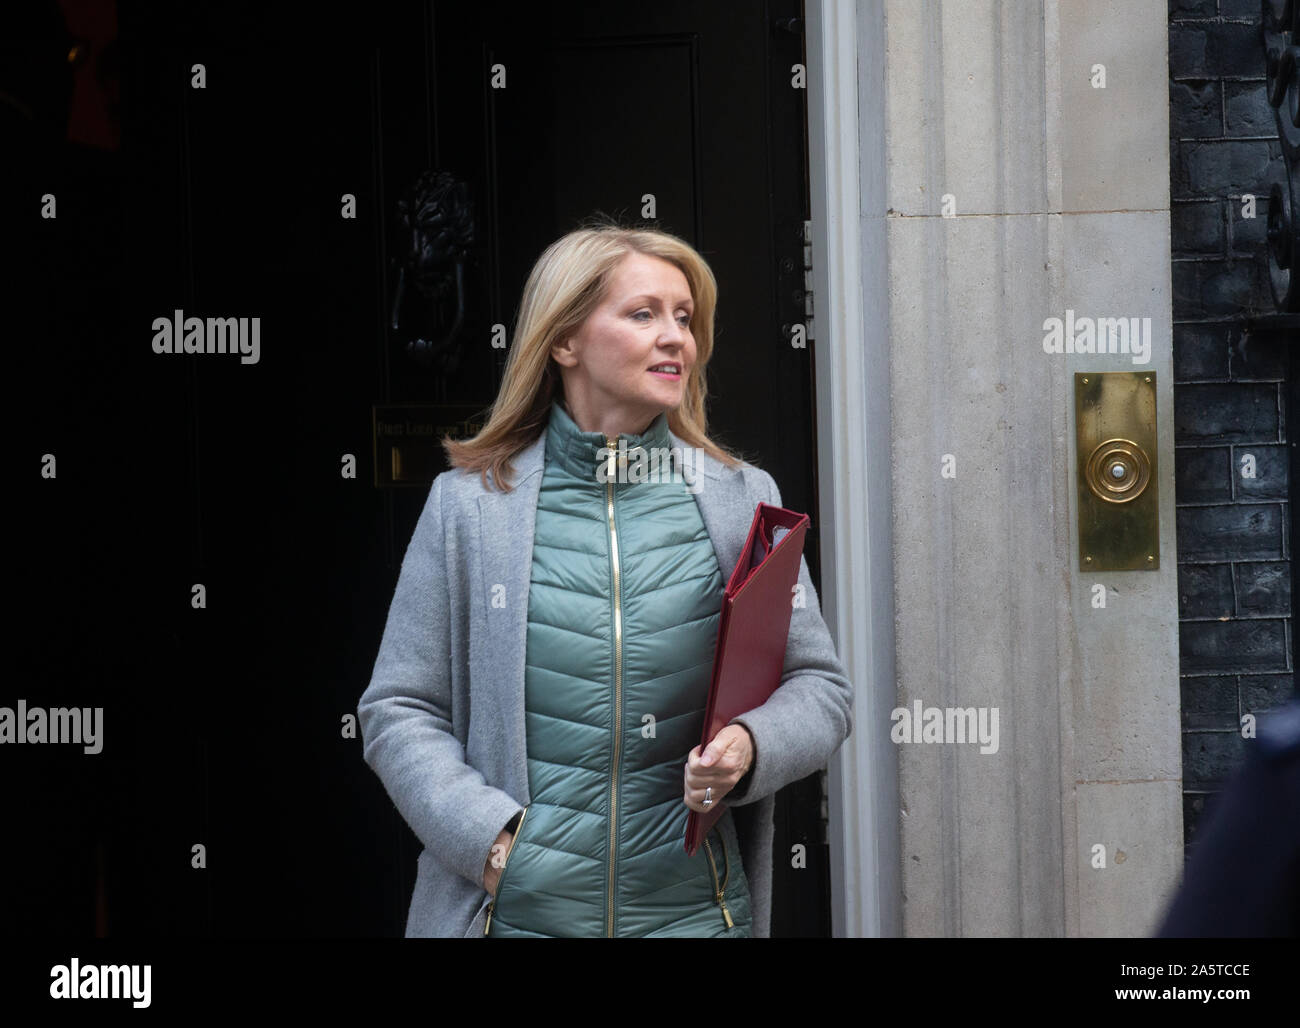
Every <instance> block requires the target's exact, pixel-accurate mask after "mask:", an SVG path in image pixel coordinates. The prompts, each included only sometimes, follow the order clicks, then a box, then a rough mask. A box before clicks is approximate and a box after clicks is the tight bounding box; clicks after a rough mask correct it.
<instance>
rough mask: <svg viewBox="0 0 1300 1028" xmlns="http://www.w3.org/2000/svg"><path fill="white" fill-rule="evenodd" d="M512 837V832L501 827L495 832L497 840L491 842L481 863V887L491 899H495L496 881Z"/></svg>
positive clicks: (503, 864) (504, 863)
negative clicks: (486, 856) (487, 852)
mask: <svg viewBox="0 0 1300 1028" xmlns="http://www.w3.org/2000/svg"><path fill="white" fill-rule="evenodd" d="M514 837H515V836H514V833H513V832H511V831H509V830H508V829H505V828H503V829H501V831H500V832H499V833H497V841H496V842H494V843H493V844H492V850H491V852H490V853H489V854H488V858H487V862H486V863H485V864H484V865H483V888H484V889H485V890H486V891H487V893H488V895H489V896H491V897H492V898H493V899H496V895H497V882H499V881H500V880H501V869H502V868H503V867H505V865H506V854H507V853H509V852H510V840H511V839H513V838H514Z"/></svg>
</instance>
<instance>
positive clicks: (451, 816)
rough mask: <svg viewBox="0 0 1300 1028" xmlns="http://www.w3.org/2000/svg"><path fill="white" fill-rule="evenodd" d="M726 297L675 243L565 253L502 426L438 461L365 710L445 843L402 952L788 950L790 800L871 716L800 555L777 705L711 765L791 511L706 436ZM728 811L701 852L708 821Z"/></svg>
mask: <svg viewBox="0 0 1300 1028" xmlns="http://www.w3.org/2000/svg"><path fill="white" fill-rule="evenodd" d="M716 295H717V287H716V283H715V280H714V277H713V273H712V271H711V270H710V268H709V267H708V265H707V264H706V263H705V261H704V259H703V258H702V257H701V256H700V255H699V254H698V253H697V252H696V251H695V250H694V249H693V248H692V247H691V246H689V245H688V244H687V243H686V242H684V241H683V240H681V239H679V238H677V237H676V236H672V235H669V234H667V233H664V232H660V231H655V230H650V229H629V228H619V227H614V226H608V225H605V226H597V227H588V228H582V229H579V230H577V231H574V232H571V233H569V234H568V235H566V236H564V237H563V238H561V239H559V240H558V241H556V242H555V243H553V244H552V245H551V246H550V247H548V248H547V250H546V251H545V252H544V253H543V254H542V256H541V258H540V259H539V260H538V261H537V264H536V265H535V266H534V268H533V269H532V272H531V273H530V275H529V277H528V281H527V283H526V285H525V288H524V295H523V298H522V302H521V305H520V310H519V317H518V324H517V326H516V330H515V336H514V339H513V341H512V347H511V351H510V355H509V358H508V360H507V363H506V369H505V377H504V379H503V381H502V384H501V390H500V393H499V395H498V396H497V399H496V402H495V403H494V404H493V406H492V408H491V412H490V417H489V419H488V421H487V423H486V425H485V426H484V428H483V430H482V431H481V432H480V433H479V434H478V435H477V436H475V437H474V438H472V439H468V440H465V441H460V442H457V441H454V440H451V439H446V440H444V441H443V445H444V447H445V449H446V451H447V454H448V457H449V460H450V463H451V464H452V468H451V470H449V471H447V472H444V473H443V474H441V475H439V476H438V477H437V479H435V481H434V483H433V487H432V489H431V490H430V492H429V496H428V499H427V501H426V503H425V506H424V510H423V512H422V513H421V515H420V518H419V521H418V523H417V525H416V528H415V532H414V535H413V537H412V539H411V542H410V545H409V547H408V549H407V551H406V555H405V558H404V560H403V563H402V568H401V573H400V575H399V577H398V582H397V588H396V593H395V595H394V597H393V602H392V606H391V608H390V610H389V614H388V621H387V625H386V627H385V630H384V635H383V639H382V642H381V644H380V649H379V655H378V658H377V659H376V661H375V667H374V674H373V677H372V679H371V681H370V684H369V686H368V688H367V689H366V690H365V693H364V695H363V696H362V697H361V700H360V703H359V705H358V714H359V716H360V723H361V728H362V736H363V740H364V753H365V760H366V763H367V764H368V765H369V766H370V767H371V768H373V769H374V771H375V773H376V774H378V775H379V777H380V779H381V780H382V781H383V784H384V786H385V788H386V789H387V791H388V794H389V796H391V797H392V800H393V802H394V804H395V805H396V807H397V809H398V811H399V812H400V813H401V814H402V816H403V818H404V819H405V820H406V822H407V823H408V824H409V825H410V826H411V828H412V830H413V831H414V832H415V834H416V836H417V837H418V838H419V840H420V842H421V843H422V844H423V846H424V850H423V852H422V853H421V854H420V857H419V861H418V869H417V881H416V885H415V891H414V895H413V896H412V898H411V906H410V911H409V914H408V918H407V924H406V934H407V935H408V936H444V937H445V936H464V937H470V938H474V937H477V938H482V937H488V938H504V937H525V936H533V937H538V936H541V937H557V936H582V937H592V936H596V937H613V936H620V937H629V936H657V937H670V936H678V937H684V936H696V937H702V936H725V937H732V938H747V937H766V936H767V935H768V934H769V931H770V910H771V867H772V859H773V854H772V834H773V829H772V810H773V796H774V794H775V793H776V791H777V790H778V789H780V788H781V787H782V786H784V785H786V784H788V783H790V782H793V781H796V780H798V779H801V778H803V777H805V776H807V775H809V774H811V773H813V772H814V771H816V770H817V769H819V768H821V767H823V766H825V764H826V762H827V760H828V758H829V757H830V756H831V755H832V754H833V753H834V752H835V750H836V749H837V748H838V747H839V746H840V744H841V743H842V742H843V741H844V739H845V738H846V737H847V735H848V734H849V732H850V730H851V727H852V716H851V695H850V686H849V682H848V680H847V678H846V677H845V673H844V668H843V666H842V665H841V663H840V661H839V659H838V657H837V656H836V653H835V648H834V645H833V643H832V641H831V638H830V634H829V633H828V631H827V629H826V625H825V623H824V621H823V620H822V616H821V613H820V609H819V605H818V601H817V595H816V592H815V591H814V589H813V586H812V582H811V581H810V580H809V577H808V568H807V564H806V562H803V561H801V562H800V571H799V581H800V582H801V583H802V585H803V587H804V588H803V595H804V598H805V602H804V603H803V604H802V605H800V604H796V605H795V606H794V609H793V612H792V617H791V623H790V635H789V641H788V644H787V647H786V656H785V666H784V672H783V676H782V683H781V685H780V687H779V688H778V689H777V691H776V692H775V693H774V694H773V695H772V697H771V698H770V699H769V700H768V701H767V702H766V703H765V704H763V705H762V706H761V707H758V708H756V709H754V710H751V711H749V712H748V713H746V714H744V715H742V716H740V717H738V718H735V719H734V720H733V721H732V722H731V723H730V724H728V725H727V726H725V727H724V728H723V729H722V731H721V732H720V733H719V734H718V735H717V737H716V738H714V739H713V740H712V742H710V743H709V745H708V746H707V747H706V748H705V749H704V751H703V752H701V751H700V747H699V738H700V733H701V730H702V726H703V722H704V707H705V702H706V698H707V695H708V688H709V681H710V670H711V667H712V662H713V654H714V647H715V644H716V640H717V631H718V616H719V607H720V603H721V597H722V592H723V589H724V586H725V580H726V578H727V576H729V575H730V573H731V570H732V568H733V567H734V566H735V564H736V561H737V559H738V556H739V553H740V550H741V548H742V547H743V545H744V542H745V537H746V534H747V532H748V530H749V526H750V523H751V521H752V519H753V515H754V510H755V507H756V506H757V504H758V503H759V502H766V503H773V504H778V505H779V504H780V502H781V497H780V494H779V492H778V490H777V487H776V484H775V483H774V482H773V480H772V478H771V477H770V476H769V475H768V474H767V473H766V472H764V471H762V470H760V469H759V468H757V467H755V466H753V465H751V464H748V463H745V462H743V461H741V460H740V459H738V458H737V457H736V456H734V455H733V454H731V453H729V452H727V451H725V450H724V449H722V448H721V447H720V446H718V445H717V444H716V443H714V442H713V441H712V440H710V439H709V436H708V433H707V430H706V420H705V410H704V401H705V375H704V372H705V367H706V366H707V364H708V361H709V357H710V355H711V353H712V350H713V318H714V306H715V302H716ZM647 471H649V472H651V473H647ZM723 801H725V803H726V805H727V806H726V809H725V810H724V813H723V816H722V817H721V819H720V820H719V822H718V824H717V826H716V827H715V828H714V829H713V830H712V831H711V832H710V833H709V836H708V837H707V838H706V844H705V845H704V846H703V847H701V848H700V850H699V851H698V852H697V853H696V854H695V856H694V857H688V856H687V855H686V852H685V849H684V845H683V838H684V833H685V827H686V818H687V815H688V813H689V812H690V811H691V810H696V811H701V812H703V811H707V810H709V809H710V808H711V807H712V806H713V805H714V804H718V803H722V802H723ZM781 856H782V859H784V858H785V855H784V851H783V853H782V855H781Z"/></svg>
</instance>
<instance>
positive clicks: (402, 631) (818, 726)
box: [357, 432, 852, 938]
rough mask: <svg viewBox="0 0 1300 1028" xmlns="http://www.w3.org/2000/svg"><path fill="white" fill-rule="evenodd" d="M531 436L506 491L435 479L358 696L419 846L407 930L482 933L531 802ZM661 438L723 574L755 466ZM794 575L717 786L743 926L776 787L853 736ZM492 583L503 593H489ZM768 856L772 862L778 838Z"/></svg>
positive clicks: (534, 457) (738, 541) (536, 458)
mask: <svg viewBox="0 0 1300 1028" xmlns="http://www.w3.org/2000/svg"><path fill="white" fill-rule="evenodd" d="M545 437H546V433H545V432H542V433H541V434H540V435H539V436H538V437H537V439H536V441H535V442H533V443H532V444H530V445H529V446H528V447H527V448H526V449H524V450H522V451H521V452H520V453H519V454H518V455H516V457H515V458H514V459H513V461H512V464H513V466H514V469H515V475H514V477H513V479H512V481H513V483H514V489H513V490H512V491H511V492H508V493H504V492H500V491H488V490H485V489H484V488H483V485H482V483H481V481H480V479H479V475H478V473H477V472H474V473H469V472H465V471H463V470H461V469H456V468H453V469H452V470H450V471H447V472H444V473H443V474H441V475H439V476H438V477H437V478H436V479H435V480H434V482H433V486H432V488H431V489H430V490H429V495H428V498H427V500H426V502H425V505H424V509H423V511H422V513H421V514H420V517H419V520H418V522H417V524H416V527H415V531H414V534H413V535H412V537H411V541H410V544H409V546H408V547H407V550H406V554H405V557H404V559H403V561H402V568H401V572H400V574H399V576H398V581H397V588H396V591H395V593H394V596H393V601H392V604H391V606H390V608H389V611H388V620H387V624H386V626H385V628H384V634H383V639H382V641H381V643H380V647H379V654H378V657H377V659H376V661H375V665H374V672H373V675H372V677H371V680H370V684H369V685H368V686H367V688H366V690H365V692H364V693H363V694H362V696H361V699H360V701H359V704H358V707H357V714H358V717H359V720H360V726H361V734H362V743H363V753H364V757H365V761H366V763H367V764H368V765H369V766H370V767H371V768H372V769H373V770H374V772H375V773H376V774H377V775H378V776H379V778H380V780H381V781H382V782H383V784H384V787H385V789H386V790H387V792H388V795H389V796H390V797H391V798H392V801H393V803H394V805H395V806H396V807H397V810H398V812H399V813H400V814H401V815H402V817H403V818H404V819H405V821H406V823H407V824H408V825H410V827H411V829H412V830H413V831H414V832H415V834H416V836H417V837H418V838H419V840H420V842H421V843H422V844H423V846H424V849H423V852H421V854H420V856H419V860H418V861H417V868H416V882H415V890H414V893H413V895H412V897H411V905H410V910H409V912H408V915H407V922H406V935H407V937H429V936H435V937H444V938H446V937H465V938H482V937H483V926H484V921H485V919H486V910H487V904H488V901H489V899H490V896H489V895H488V893H487V892H486V891H485V890H484V888H483V869H484V865H485V864H486V862H487V860H488V857H489V855H490V852H491V849H492V846H493V845H494V843H495V842H496V838H497V835H498V833H499V832H500V831H501V830H502V828H504V827H505V825H506V823H507V822H508V821H509V820H510V819H511V818H512V817H513V816H514V815H515V814H516V813H517V812H518V811H520V810H521V809H523V807H524V806H525V805H527V804H528V803H529V802H530V796H529V791H528V770H527V761H526V755H525V730H524V659H525V639H526V630H527V620H528V589H529V583H530V579H531V571H532V547H533V524H534V520H535V515H536V510H537V497H538V488H539V485H540V483H541V480H542V471H543V460H544V452H545ZM672 441H673V445H674V446H676V447H680V448H681V452H682V454H683V457H684V461H685V467H686V475H687V480H688V482H689V481H695V482H697V483H698V484H697V485H695V486H694V489H695V490H696V491H695V497H696V502H697V503H698V505H699V508H700V513H701V516H702V519H703V521H704V525H705V528H706V529H707V530H708V533H709V536H710V537H711V539H712V541H713V546H714V550H715V552H716V554H717V558H718V565H719V567H720V568H721V571H722V577H723V580H724V581H725V580H726V579H727V578H729V577H730V575H731V571H732V569H733V568H734V567H735V565H736V562H737V560H738V559H739V556H740V551H741V549H742V548H743V547H744V544H745V539H746V537H747V535H748V532H749V527H750V524H751V523H752V521H753V517H754V510H755V508H756V506H757V505H758V503H759V502H760V501H762V502H764V503H771V504H775V505H777V506H779V505H780V503H781V496H780V493H779V492H778V490H777V487H776V483H775V482H774V481H773V480H772V477H771V476H770V475H769V474H768V473H767V472H765V471H763V470H761V469H759V468H757V467H754V466H753V465H750V464H743V465H741V466H740V467H736V468H729V467H727V466H726V465H725V464H723V463H722V462H720V461H718V460H716V459H714V458H713V457H711V456H709V455H708V454H706V453H703V452H702V451H698V450H695V449H693V448H690V447H688V446H687V444H686V443H684V442H683V441H682V440H681V439H680V438H678V437H677V436H676V435H675V434H673V436H672ZM695 476H698V477H695ZM799 581H800V582H801V583H802V584H803V587H804V597H805V604H804V605H803V606H795V607H794V609H793V610H792V612H791V619H790V635H789V640H788V643H787V645H786V654H785V667H784V673H783V675H782V680H781V685H780V686H779V688H778V689H777V690H776V692H775V693H773V694H772V696H771V698H770V699H768V701H767V702H766V703H764V704H763V705H762V706H760V707H757V708H755V709H754V710H751V711H749V712H748V713H746V714H744V715H742V716H741V717H739V718H737V719H735V720H736V721H739V722H741V723H743V724H744V725H745V727H746V728H748V729H749V731H750V733H751V734H752V735H753V737H754V741H755V758H754V763H753V765H752V767H751V769H750V772H749V774H748V775H747V780H746V781H744V782H742V783H740V786H738V787H737V789H734V790H732V791H731V792H730V793H728V794H727V796H726V797H725V799H726V802H727V804H728V805H729V806H730V807H731V808H732V817H733V819H734V821H735V826H736V834H737V836H738V838H739V840H740V848H741V859H742V861H743V862H744V867H745V873H746V875H747V877H748V879H749V886H750V895H751V902H752V908H753V916H754V928H753V930H754V935H755V937H759V938H765V937H767V936H768V935H769V934H770V923H771V894H772V858H773V853H772V850H773V839H772V836H773V822H772V813H773V808H774V794H775V793H776V792H777V790H778V789H780V788H781V787H782V786H784V785H787V784H789V783H791V782H794V781H798V780H799V779H801V778H804V777H806V776H808V775H810V774H812V773H813V772H815V771H817V770H818V769H820V768H822V767H825V766H826V763H827V761H828V759H829V758H830V757H831V755H832V754H833V753H834V752H835V751H836V750H837V749H838V748H839V746H840V744H841V743H843V741H844V740H845V738H846V737H847V736H848V734H849V732H850V731H851V730H852V692H851V687H850V684H849V681H848V678H847V677H846V675H845V671H844V667H843V665H842V664H841V663H840V660H839V657H838V656H837V655H836V652H835V646H834V643H833V642H832V640H831V636H830V633H829V631H828V630H827V628H826V623H825V621H824V620H823V619H822V615H821V609H820V604H819V602H818V599H817V594H816V591H815V590H814V589H813V584H812V582H811V580H810V579H809V577H808V565H807V561H805V560H803V559H801V560H800V564H799ZM494 587H504V592H502V591H501V588H496V590H495V597H496V598H497V601H498V602H496V603H494V602H493V599H494ZM502 598H504V603H502V602H500V601H501V599H502ZM719 604H721V594H719ZM682 765H683V772H684V770H685V759H683V762H682ZM683 788H684V785H683ZM779 855H780V857H781V859H783V860H784V859H788V853H787V851H786V847H785V846H784V844H783V845H782V848H781V853H780V854H779Z"/></svg>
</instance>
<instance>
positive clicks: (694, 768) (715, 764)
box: [685, 725, 754, 814]
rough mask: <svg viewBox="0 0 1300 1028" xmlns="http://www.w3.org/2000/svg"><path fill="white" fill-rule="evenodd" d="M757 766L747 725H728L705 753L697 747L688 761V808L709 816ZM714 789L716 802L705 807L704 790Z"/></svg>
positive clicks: (752, 741)
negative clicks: (754, 766) (751, 769)
mask: <svg viewBox="0 0 1300 1028" xmlns="http://www.w3.org/2000/svg"><path fill="white" fill-rule="evenodd" d="M753 763H754V740H753V739H752V738H751V737H750V734H749V729H747V728H746V727H745V726H744V725H727V727H725V728H724V729H722V731H720V732H719V733H718V734H717V735H716V736H714V738H713V741H712V742H711V743H709V745H708V747H707V748H706V749H705V750H704V752H703V753H701V752H700V748H699V747H698V746H696V747H695V749H693V750H691V752H690V753H689V754H688V755H687V757H686V796H685V802H686V805H687V806H688V807H689V808H690V809H691V810H695V811H698V812H700V813H701V814H703V813H707V812H708V811H710V810H712V809H713V808H714V807H715V806H717V803H718V801H719V800H721V799H722V798H723V797H724V796H726V795H727V793H729V792H730V791H731V790H732V789H734V788H735V787H736V783H737V782H739V781H740V780H741V779H742V778H744V777H745V774H746V772H748V771H749V768H750V765H752V764H753ZM706 788H711V789H713V792H711V793H710V794H709V795H710V797H711V798H712V799H713V802H712V803H710V804H709V805H708V806H707V807H706V806H705V805H704V790H705V789H706Z"/></svg>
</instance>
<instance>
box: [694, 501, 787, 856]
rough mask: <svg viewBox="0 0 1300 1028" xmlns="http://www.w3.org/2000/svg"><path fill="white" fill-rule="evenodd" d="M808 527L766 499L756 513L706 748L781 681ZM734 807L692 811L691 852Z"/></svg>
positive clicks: (720, 648)
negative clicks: (723, 813) (795, 589)
mask: <svg viewBox="0 0 1300 1028" xmlns="http://www.w3.org/2000/svg"><path fill="white" fill-rule="evenodd" d="M807 531H808V515H807V514H797V513H795V512H794V511H792V510H786V509H785V508H784V507H773V506H772V505H771V504H770V503H760V504H759V505H758V508H757V509H756V510H755V511H754V523H753V525H751V526H750V529H749V537H748V539H747V540H746V541H745V548H744V549H743V550H741V552H740V560H738V561H737V562H736V569H735V570H734V571H733V572H732V573H731V579H730V580H729V581H728V582H727V589H726V592H725V593H724V594H723V597H722V616H721V618H720V620H719V623H718V645H717V650H716V651H715V653H714V657H713V683H712V684H711V685H710V687H709V702H708V706H707V708H706V709H705V712H704V734H703V735H702V737H701V738H700V751H701V752H703V750H704V748H705V747H706V746H708V744H709V743H710V742H712V741H713V738H714V736H716V735H717V734H718V733H719V732H720V731H722V729H723V728H725V727H726V725H727V723H728V722H729V721H730V720H731V719H732V718H734V717H736V716H737V715H739V714H743V713H745V712H746V711H748V710H753V709H754V708H755V707H761V706H762V705H763V704H764V703H766V702H767V698H768V697H769V696H771V695H772V693H774V692H776V690H777V687H778V686H779V685H780V684H781V674H782V671H783V670H784V667H785V644H786V637H787V636H788V635H789V634H790V613H791V609H792V605H793V597H794V586H795V583H796V582H798V581H799V559H800V557H801V556H802V555H803V541H804V535H805V534H806V533H807ZM758 759H762V757H761V755H760V756H759V758H758ZM726 807H727V805H726V802H725V801H721V800H719V801H715V802H714V803H713V805H712V806H710V807H709V809H708V812H707V813H703V814H701V813H698V812H697V811H694V810H692V811H691V812H690V814H689V815H688V816H687V818H686V852H687V854H689V855H690V856H692V857H693V856H695V853H696V851H697V850H698V849H699V848H700V845H701V843H702V842H703V841H704V836H705V835H707V834H708V831H709V829H710V828H712V827H713V825H714V824H715V823H716V822H717V820H718V818H720V817H721V816H722V812H723V811H724V810H725V809H726Z"/></svg>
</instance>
